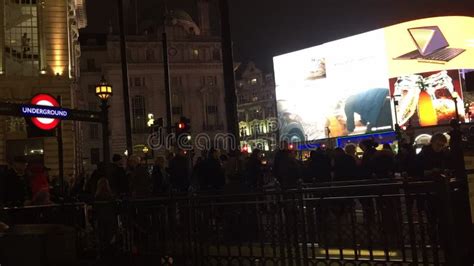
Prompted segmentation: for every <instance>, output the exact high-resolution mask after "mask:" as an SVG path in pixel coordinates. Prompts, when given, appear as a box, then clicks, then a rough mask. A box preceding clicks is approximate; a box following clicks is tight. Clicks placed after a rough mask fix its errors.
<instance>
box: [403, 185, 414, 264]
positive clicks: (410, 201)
mask: <svg viewBox="0 0 474 266" xmlns="http://www.w3.org/2000/svg"><path fill="white" fill-rule="evenodd" d="M408 186H409V184H408V181H407V180H406V179H405V180H404V181H403V187H404V189H403V192H404V194H405V208H406V214H407V222H408V235H409V237H410V246H411V257H412V263H413V265H417V264H418V250H417V249H416V235H415V227H414V225H413V205H414V202H413V198H412V197H411V196H410V191H409V187H408Z"/></svg>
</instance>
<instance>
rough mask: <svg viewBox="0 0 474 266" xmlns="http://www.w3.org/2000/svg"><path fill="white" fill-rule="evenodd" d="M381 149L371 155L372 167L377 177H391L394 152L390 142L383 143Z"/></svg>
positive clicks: (393, 165) (393, 167)
mask: <svg viewBox="0 0 474 266" xmlns="http://www.w3.org/2000/svg"><path fill="white" fill-rule="evenodd" d="M382 147H383V148H382V150H380V151H377V152H376V153H375V154H374V157H373V167H374V168H373V169H374V174H375V176H376V177H377V178H392V177H393V171H394V169H395V154H394V153H393V150H392V147H390V144H387V143H385V144H383V146H382Z"/></svg>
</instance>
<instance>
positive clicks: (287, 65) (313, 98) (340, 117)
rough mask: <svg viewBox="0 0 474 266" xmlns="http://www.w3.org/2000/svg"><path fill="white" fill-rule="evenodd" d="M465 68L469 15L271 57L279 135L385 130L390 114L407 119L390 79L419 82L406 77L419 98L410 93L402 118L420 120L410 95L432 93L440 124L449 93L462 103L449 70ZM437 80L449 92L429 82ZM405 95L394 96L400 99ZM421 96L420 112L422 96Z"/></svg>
mask: <svg viewBox="0 0 474 266" xmlns="http://www.w3.org/2000/svg"><path fill="white" fill-rule="evenodd" d="M472 68H474V18H472V17H437V18H429V19H421V20H416V21H410V22H406V23H402V24H398V25H395V26H391V27H387V28H383V29H378V30H374V31H371V32H367V33H363V34H359V35H355V36H351V37H348V38H345V39H341V40H337V41H333V42H329V43H325V44H322V45H319V46H315V47H311V48H308V49H304V50H301V51H297V52H293V53H289V54H285V55H281V56H276V57H274V69H275V82H276V96H277V105H278V116H279V120H280V136H281V137H282V138H286V139H288V140H290V141H303V140H315V139H322V138H328V137H340V136H347V135H357V134H365V133H376V132H380V131H383V130H390V129H391V128H393V125H394V124H395V123H396V121H395V119H396V118H397V117H399V118H402V119H404V120H406V119H407V118H406V116H407V115H406V114H401V113H400V112H401V111H402V112H403V111H407V110H405V109H403V110H401V108H400V107H395V108H394V106H393V99H395V98H397V97H401V96H399V95H398V93H399V91H400V90H401V89H400V88H399V87H397V88H395V83H396V82H397V80H398V81H399V83H403V84H408V83H409V82H410V81H411V82H413V80H415V79H417V80H418V83H416V82H415V83H413V84H417V86H418V87H416V86H415V85H413V84H412V85H410V86H411V87H410V88H411V89H410V90H409V91H410V93H411V94H412V95H415V94H417V95H418V96H412V98H411V99H410V100H411V102H412V107H411V109H410V110H408V113H409V114H412V115H411V116H410V118H409V119H411V118H413V121H414V122H418V123H419V122H420V121H419V120H420V119H421V118H420V115H419V114H425V113H427V112H418V106H419V104H418V101H415V99H414V98H416V100H419V99H420V97H421V98H422V99H428V98H431V99H432V102H433V103H432V105H434V106H435V107H436V108H437V109H436V108H435V107H434V109H435V112H436V115H437V119H436V123H437V124H441V123H445V122H446V120H447V117H449V115H452V112H451V110H452V107H454V101H453V96H452V95H451V94H452V93H453V92H457V95H458V96H457V97H459V99H460V101H459V103H458V104H459V105H460V106H461V105H463V103H462V102H461V100H462V91H461V87H460V86H461V85H460V81H459V75H458V74H456V73H458V72H456V71H448V70H454V69H472ZM402 81H403V82H402ZM421 81H423V82H421ZM441 81H442V82H444V83H443V85H444V86H447V89H446V91H444V92H445V93H447V92H449V93H450V95H448V94H446V95H444V94H442V90H440V89H439V88H438V89H436V88H435V87H436V86H441V85H439V84H437V83H436V82H441ZM425 83H427V84H425ZM419 86H421V87H420V88H419ZM427 86H428V88H429V89H426V87H427ZM396 90H397V92H396ZM404 92H407V90H406V89H405V90H404ZM443 95H444V96H443ZM428 96H429V97H428ZM404 99H405V102H404ZM404 99H400V100H398V102H399V103H400V104H404V105H407V103H406V99H407V98H406V97H405V98H404ZM448 100H450V101H449V103H448ZM414 102H416V104H413V103H414ZM421 102H422V103H423V105H421V108H420V111H423V110H425V109H426V108H425V106H427V105H426V104H424V103H426V102H427V100H424V101H421ZM421 102H420V103H421ZM413 109H415V112H413ZM462 109H463V108H460V110H462ZM395 111H397V115H395ZM443 112H445V113H446V114H444V113H443ZM415 113H416V114H417V115H415ZM448 114H449V115H448ZM438 116H439V117H438ZM417 119H418V120H417ZM415 120H416V121H415ZM422 120H423V121H424V120H425V119H422ZM433 121H434V119H433ZM433 121H431V123H430V124H433V123H434V122H433ZM399 122H400V121H399ZM404 122H405V123H406V121H404ZM419 125H425V123H422V124H419Z"/></svg>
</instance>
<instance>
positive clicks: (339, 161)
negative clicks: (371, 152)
mask: <svg viewBox="0 0 474 266" xmlns="http://www.w3.org/2000/svg"><path fill="white" fill-rule="evenodd" d="M333 161H334V165H333V171H334V177H333V181H350V180H354V179H355V178H356V173H357V165H356V161H355V159H354V157H352V156H351V155H349V154H347V153H346V152H345V151H344V150H343V149H342V148H336V149H335V150H334V159H333Z"/></svg>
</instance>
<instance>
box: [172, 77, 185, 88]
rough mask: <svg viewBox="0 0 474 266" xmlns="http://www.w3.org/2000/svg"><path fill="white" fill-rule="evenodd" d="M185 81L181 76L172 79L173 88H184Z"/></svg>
mask: <svg viewBox="0 0 474 266" xmlns="http://www.w3.org/2000/svg"><path fill="white" fill-rule="evenodd" d="M182 87H183V80H182V79H181V77H180V76H174V77H171V88H182Z"/></svg>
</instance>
